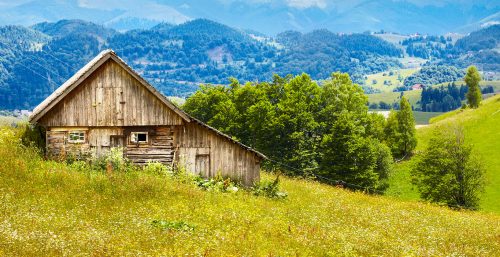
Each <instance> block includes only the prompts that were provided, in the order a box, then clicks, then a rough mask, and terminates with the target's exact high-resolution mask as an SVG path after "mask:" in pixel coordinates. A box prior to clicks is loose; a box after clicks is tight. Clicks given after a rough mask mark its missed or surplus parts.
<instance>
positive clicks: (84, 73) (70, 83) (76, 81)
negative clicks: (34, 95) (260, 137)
mask: <svg viewBox="0 0 500 257" xmlns="http://www.w3.org/2000/svg"><path fill="white" fill-rule="evenodd" d="M109 59H112V60H114V61H115V62H116V63H118V64H119V65H120V66H121V67H122V68H124V69H125V70H126V71H128V72H129V73H130V74H131V75H132V76H133V77H134V78H135V79H137V80H138V81H139V82H140V83H141V84H142V85H143V86H144V87H145V88H146V89H148V90H149V91H150V92H151V93H153V94H154V95H155V96H156V97H158V99H160V101H162V102H163V103H164V104H165V105H166V106H168V107H169V108H170V109H171V110H173V111H174V112H175V113H177V114H178V115H179V116H181V117H182V119H183V120H184V121H186V122H195V123H197V124H199V125H201V126H203V127H205V128H207V129H209V130H211V131H213V132H215V133H216V134H218V135H220V136H222V137H225V138H227V139H228V140H230V141H231V142H233V143H235V144H238V145H239V146H240V147H242V148H244V149H246V150H248V151H251V152H253V153H255V154H256V155H257V156H259V157H261V158H266V156H265V155H263V154H262V153H260V152H258V151H256V150H254V149H252V148H251V147H248V146H246V145H244V144H242V143H240V142H238V141H236V140H234V139H233V138H231V137H230V136H228V135H226V134H224V133H222V132H220V131H219V130H217V129H215V128H212V127H210V126H209V125H207V124H205V123H203V122H201V121H200V120H198V119H196V118H193V117H191V116H190V115H189V114H187V113H185V112H184V111H183V110H181V109H180V108H179V107H177V106H176V105H175V104H173V103H172V102H171V101H170V100H168V98H167V97H165V96H164V95H163V94H162V93H160V92H159V91H158V90H156V88H154V87H153V86H152V85H151V84H149V83H148V82H147V81H146V80H145V79H144V78H142V77H141V76H140V75H139V74H138V73H137V72H136V71H135V70H134V69H132V68H131V67H130V66H128V64H127V63H125V61H123V60H122V59H121V58H120V57H118V56H117V55H116V53H115V52H114V51H113V50H111V49H108V50H104V51H102V52H101V53H99V54H98V55H97V56H96V57H94V59H92V60H91V61H90V62H88V63H87V64H86V65H85V66H83V67H82V68H81V69H80V70H79V71H78V72H76V73H75V74H74V75H73V76H72V77H71V78H69V79H68V80H67V81H66V82H64V84H62V85H61V86H60V87H59V88H57V89H56V90H55V91H54V92H53V93H52V94H51V95H50V96H48V97H47V98H46V99H45V100H44V101H43V102H41V103H40V104H39V105H38V106H37V107H35V109H33V113H32V114H31V115H30V118H29V121H30V122H31V123H36V122H37V121H38V120H40V119H41V118H42V117H43V116H44V115H45V114H46V113H47V112H49V111H50V110H51V109H52V108H53V107H54V106H56V105H57V103H59V102H60V101H61V100H62V99H64V97H65V96H66V95H68V94H69V93H70V92H71V91H73V89H75V88H76V87H78V85H80V83H82V82H83V81H84V80H85V79H86V78H87V77H89V76H90V75H91V74H92V73H93V72H94V71H95V70H97V69H98V68H99V67H100V66H101V65H102V64H104V63H105V62H106V61H108V60H109Z"/></svg>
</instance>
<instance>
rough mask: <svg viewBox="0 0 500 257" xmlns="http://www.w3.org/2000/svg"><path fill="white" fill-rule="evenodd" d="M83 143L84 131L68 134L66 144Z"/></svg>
mask: <svg viewBox="0 0 500 257" xmlns="http://www.w3.org/2000/svg"><path fill="white" fill-rule="evenodd" d="M83 142H85V131H70V132H69V133H68V143H83Z"/></svg>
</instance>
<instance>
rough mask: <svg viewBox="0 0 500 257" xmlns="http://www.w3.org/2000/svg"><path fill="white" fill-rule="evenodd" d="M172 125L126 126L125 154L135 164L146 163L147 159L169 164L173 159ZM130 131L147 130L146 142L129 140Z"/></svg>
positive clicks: (173, 135)
mask: <svg viewBox="0 0 500 257" xmlns="http://www.w3.org/2000/svg"><path fill="white" fill-rule="evenodd" d="M174 131H175V129H174V127H172V126H158V127H128V128H126V129H125V136H126V140H127V142H126V146H127V147H126V148H125V156H126V157H127V158H128V159H130V160H131V161H132V162H134V163H136V164H141V165H142V164H146V163H147V162H148V161H156V162H161V163H163V164H166V165H171V164H172V162H173V160H174V152H175V145H174V138H175V134H174ZM131 132H148V142H147V144H134V143H131V142H130V133H131Z"/></svg>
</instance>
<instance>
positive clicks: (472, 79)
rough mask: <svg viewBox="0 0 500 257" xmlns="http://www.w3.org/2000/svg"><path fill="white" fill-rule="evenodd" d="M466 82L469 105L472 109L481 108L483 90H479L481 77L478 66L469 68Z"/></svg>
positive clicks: (465, 78)
mask: <svg viewBox="0 0 500 257" xmlns="http://www.w3.org/2000/svg"><path fill="white" fill-rule="evenodd" d="M464 81H465V84H467V87H468V91H467V103H468V104H469V106H470V107H472V108H477V107H479V104H480V103H481V100H482V95H481V89H480V88H479V82H480V81H481V75H480V74H479V72H478V71H477V68H476V66H470V67H469V68H467V74H465V77H464Z"/></svg>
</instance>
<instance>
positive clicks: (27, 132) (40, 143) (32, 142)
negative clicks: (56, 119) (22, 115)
mask: <svg viewBox="0 0 500 257" xmlns="http://www.w3.org/2000/svg"><path fill="white" fill-rule="evenodd" d="M20 133H21V143H22V144H23V145H24V146H34V147H36V148H38V149H39V150H40V151H41V152H42V153H45V129H44V128H43V127H41V126H37V125H31V124H25V125H24V126H22V127H21V131H20Z"/></svg>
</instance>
